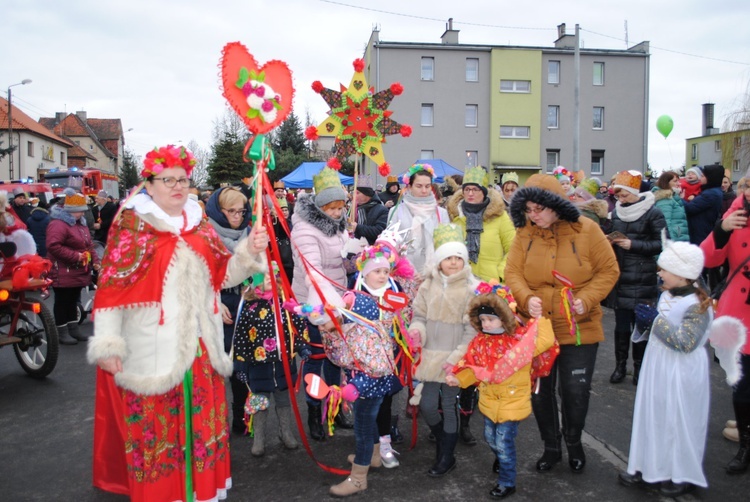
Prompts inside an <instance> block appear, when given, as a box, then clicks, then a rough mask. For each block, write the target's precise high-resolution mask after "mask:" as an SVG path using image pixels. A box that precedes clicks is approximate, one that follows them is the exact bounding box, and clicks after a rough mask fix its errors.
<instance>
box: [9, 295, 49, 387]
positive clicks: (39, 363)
mask: <svg viewBox="0 0 750 502" xmlns="http://www.w3.org/2000/svg"><path fill="white" fill-rule="evenodd" d="M26 299H27V300H28V301H30V302H38V303H39V305H40V306H41V311H40V312H39V314H35V313H34V312H32V311H31V310H24V311H22V312H21V315H20V317H19V318H18V325H17V326H16V334H15V336H17V337H19V338H21V342H19V343H16V344H14V345H13V351H14V352H15V353H16V359H18V362H19V363H20V364H21V367H22V368H23V369H24V371H25V372H26V373H28V374H29V375H30V376H32V377H33V378H40V379H41V378H44V377H46V376H47V375H49V374H50V373H51V372H52V370H53V369H54V368H55V365H56V364H57V355H58V353H59V351H60V340H59V339H58V337H57V326H55V318H54V316H53V315H52V312H50V310H49V308H48V307H47V306H46V305H45V304H44V303H42V300H41V299H40V298H37V297H34V296H32V295H29V296H27V297H26Z"/></svg>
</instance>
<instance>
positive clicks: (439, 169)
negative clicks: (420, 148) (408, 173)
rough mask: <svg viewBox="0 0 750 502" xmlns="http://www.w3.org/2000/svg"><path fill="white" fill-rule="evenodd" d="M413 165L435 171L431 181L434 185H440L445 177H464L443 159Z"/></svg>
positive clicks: (424, 160)
mask: <svg viewBox="0 0 750 502" xmlns="http://www.w3.org/2000/svg"><path fill="white" fill-rule="evenodd" d="M414 163H415V164H429V165H431V166H432V168H433V169H434V170H435V178H434V179H433V180H432V181H434V182H435V183H442V182H443V181H444V179H445V177H446V176H452V175H454V174H460V175H461V176H463V175H464V172H463V171H460V170H458V169H456V168H455V167H453V166H452V165H450V164H448V163H447V162H446V161H444V160H443V159H419V160H416V161H414ZM403 175H404V173H401V174H400V175H399V177H398V179H399V181H400V180H401V177H402V176H403Z"/></svg>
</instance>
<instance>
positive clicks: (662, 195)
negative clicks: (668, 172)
mask: <svg viewBox="0 0 750 502" xmlns="http://www.w3.org/2000/svg"><path fill="white" fill-rule="evenodd" d="M651 191H652V192H653V194H654V199H655V202H659V201H660V200H664V199H672V198H674V196H675V193H674V190H671V189H669V190H667V189H662V188H659V187H654V188H652V189H651Z"/></svg>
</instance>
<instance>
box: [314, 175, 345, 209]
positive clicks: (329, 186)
mask: <svg viewBox="0 0 750 502" xmlns="http://www.w3.org/2000/svg"><path fill="white" fill-rule="evenodd" d="M313 187H314V188H315V205H316V206H318V207H323V206H325V205H326V204H329V203H331V202H335V201H345V200H346V199H347V197H346V192H345V191H344V189H343V188H342V187H341V180H340V179H339V174H338V172H337V171H335V170H334V169H331V168H330V167H324V168H323V169H321V170H320V172H319V173H318V174H316V175H315V176H313Z"/></svg>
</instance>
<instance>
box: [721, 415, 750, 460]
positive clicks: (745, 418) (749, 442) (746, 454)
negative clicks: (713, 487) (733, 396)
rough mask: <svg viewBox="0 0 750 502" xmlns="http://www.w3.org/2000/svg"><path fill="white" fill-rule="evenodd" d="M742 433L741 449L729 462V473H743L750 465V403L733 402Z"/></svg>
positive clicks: (740, 432)
mask: <svg viewBox="0 0 750 502" xmlns="http://www.w3.org/2000/svg"><path fill="white" fill-rule="evenodd" d="M732 404H733V405H734V414H735V416H736V417H737V430H738V431H739V435H740V449H739V451H738V452H737V455H735V456H734V458H733V459H732V460H730V461H729V463H728V464H727V467H726V470H727V474H742V473H743V472H745V471H746V470H747V468H748V466H750V403H738V402H736V401H735V402H733V403H732Z"/></svg>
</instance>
